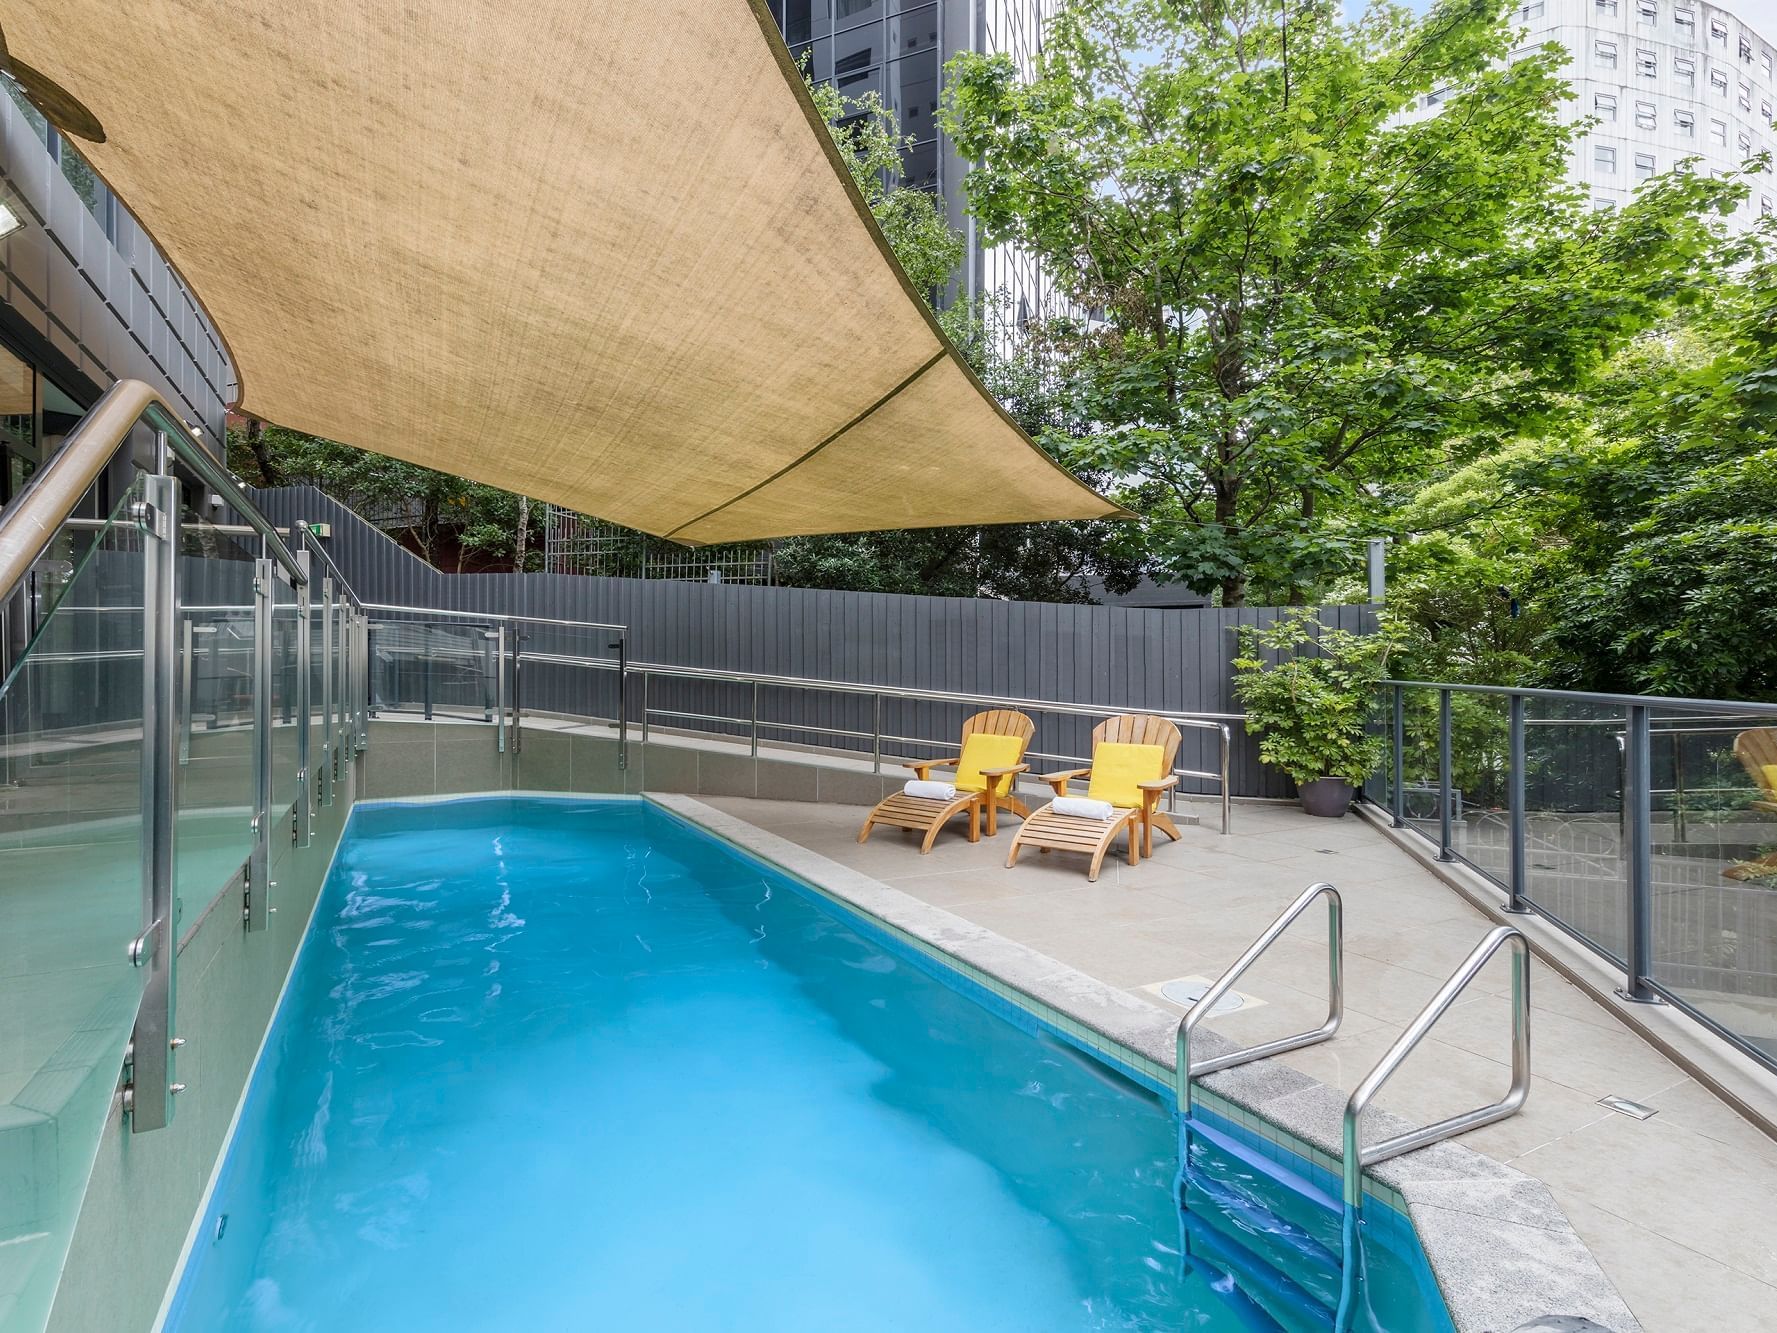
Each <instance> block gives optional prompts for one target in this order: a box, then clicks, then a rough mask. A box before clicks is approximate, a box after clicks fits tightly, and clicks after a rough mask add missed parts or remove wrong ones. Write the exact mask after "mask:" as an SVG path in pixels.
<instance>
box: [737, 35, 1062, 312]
mask: <svg viewBox="0 0 1777 1333" xmlns="http://www.w3.org/2000/svg"><path fill="white" fill-rule="evenodd" d="M770 3H771V10H772V14H773V17H775V18H776V19H777V22H778V27H779V29H780V31H782V33H783V35H784V41H785V42H786V43H787V44H788V45H789V48H790V54H791V55H792V56H794V57H795V59H796V60H797V62H798V63H803V62H806V68H807V70H808V72H809V74H810V76H811V77H812V78H814V79H815V80H816V81H817V82H820V83H831V84H832V85H833V86H835V87H836V88H838V89H839V90H840V91H841V92H843V93H846V94H847V95H849V96H852V97H861V96H863V95H864V94H866V93H870V92H874V93H877V94H878V95H879V96H881V98H882V101H883V104H884V105H885V106H887V107H889V108H890V109H891V110H892V111H894V113H895V117H896V119H897V120H898V121H899V123H900V126H901V132H902V133H903V134H906V135H911V136H912V137H913V140H914V142H913V145H912V147H911V148H909V149H908V151H907V152H906V154H905V155H904V156H903V158H902V177H901V179H902V183H903V184H906V185H912V186H916V187H917V188H919V189H922V190H930V191H932V192H933V193H934V194H936V195H938V196H939V197H941V198H942V199H943V201H944V210H945V213H946V215H947V216H948V217H949V219H950V225H951V226H952V227H954V228H955V229H956V230H957V231H959V232H961V233H962V234H963V236H964V238H965V240H966V241H967V258H966V259H965V261H964V264H963V272H962V274H961V275H960V277H959V280H958V282H957V285H956V288H955V290H954V291H953V292H952V293H950V294H949V295H950V296H952V297H953V298H954V297H959V296H960V297H965V298H971V299H972V298H974V297H977V296H980V295H984V294H985V295H992V294H994V293H998V292H1002V291H1003V292H1004V293H1005V294H1006V299H1007V301H1008V303H1009V305H1010V308H1011V310H1012V311H1013V312H1014V313H1015V314H1016V315H1017V316H1018V317H1019V318H1020V319H1023V320H1028V319H1034V318H1038V317H1039V316H1040V315H1041V314H1042V313H1043V312H1044V311H1046V310H1048V309H1050V308H1051V288H1050V285H1049V283H1048V282H1047V280H1046V279H1045V278H1044V275H1043V273H1042V270H1041V269H1040V267H1039V266H1038V265H1037V263H1036V261H1035V260H1034V259H1033V258H1032V257H1031V256H1030V255H1028V254H1025V253H1023V252H1022V251H1020V250H1018V249H1017V248H1016V247H1014V246H1009V245H997V246H985V245H983V244H982V242H981V237H980V235H979V233H978V231H977V229H976V226H975V220H974V219H973V218H972V217H970V216H969V213H968V209H967V207H966V196H965V195H964V193H963V178H964V177H965V176H966V175H967V174H968V169H969V164H968V162H967V161H965V160H964V159H963V158H962V157H960V156H959V155H958V154H957V152H956V149H955V147H954V146H953V145H952V144H951V143H950V141H949V140H948V139H947V138H946V137H945V135H944V134H943V132H942V131H941V130H939V128H938V122H937V112H938V106H939V104H940V102H941V100H942V98H943V95H944V64H945V62H946V61H948V60H949V59H950V58H951V57H952V56H954V55H956V54H958V53H959V52H962V51H980V52H983V53H989V54H992V53H998V52H1004V53H1005V54H1007V55H1010V56H1011V57H1012V59H1013V60H1014V61H1015V62H1016V63H1017V65H1018V67H1019V69H1020V70H1022V71H1024V72H1025V73H1027V74H1028V73H1030V72H1031V70H1032V67H1033V65H1034V62H1035V59H1036V55H1037V52H1038V51H1039V50H1040V49H1041V46H1042V37H1043V26H1044V24H1046V23H1047V22H1048V21H1049V19H1050V18H1052V17H1053V16H1054V14H1055V11H1056V10H1057V9H1059V8H1060V5H1061V0H770Z"/></svg>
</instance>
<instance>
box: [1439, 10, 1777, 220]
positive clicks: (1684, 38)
mask: <svg viewBox="0 0 1777 1333" xmlns="http://www.w3.org/2000/svg"><path fill="white" fill-rule="evenodd" d="M1518 21H1519V23H1520V24H1521V25H1522V26H1523V28H1524V29H1525V33H1526V36H1525V40H1524V42H1523V45H1522V46H1521V47H1520V48H1519V49H1520V50H1522V51H1528V50H1530V49H1532V48H1534V47H1537V46H1540V45H1543V44H1545V43H1548V42H1557V43H1559V44H1560V45H1561V46H1563V47H1565V48H1566V49H1567V51H1568V52H1569V54H1570V57H1571V60H1570V63H1569V64H1568V65H1567V67H1566V69H1565V71H1564V72H1565V74H1566V76H1567V78H1568V80H1569V81H1570V82H1571V83H1572V85H1573V89H1574V93H1575V96H1574V98H1573V99H1572V100H1571V101H1568V102H1566V103H1564V104H1563V107H1562V111H1561V114H1562V116H1563V117H1564V118H1565V119H1566V120H1567V121H1569V122H1570V123H1571V122H1573V121H1577V120H1580V119H1583V118H1588V117H1589V118H1593V119H1595V120H1596V121H1597V123H1596V124H1595V125H1593V126H1592V127H1591V128H1590V129H1589V130H1588V131H1587V132H1586V133H1585V134H1584V135H1582V136H1581V137H1580V138H1579V139H1578V140H1576V142H1575V144H1574V152H1573V161H1572V168H1571V170H1572V176H1573V179H1575V180H1576V181H1579V182H1581V183H1583V184H1584V185H1585V187H1586V189H1587V190H1588V191H1589V192H1590V194H1591V197H1592V203H1593V206H1594V207H1596V208H1612V207H1615V206H1617V205H1619V204H1622V203H1624V202H1626V201H1627V200H1628V199H1629V198H1630V197H1631V196H1632V194H1633V193H1634V190H1635V187H1636V186H1637V185H1639V184H1640V183H1641V182H1642V181H1644V180H1648V179H1650V178H1651V177H1654V176H1657V175H1659V174H1661V173H1662V172H1665V171H1669V170H1670V169H1671V168H1672V166H1673V164H1674V163H1676V162H1680V161H1683V160H1685V159H1686V158H1697V159H1700V161H1701V163H1702V164H1703V165H1704V166H1705V167H1707V168H1709V169H1712V170H1717V171H1727V170H1734V169H1737V168H1738V167H1739V166H1740V165H1741V163H1743V162H1744V161H1745V160H1746V159H1747V158H1749V157H1753V156H1754V155H1756V154H1758V153H1762V152H1767V151H1770V150H1771V149H1773V148H1774V147H1777V131H1773V129H1772V116H1773V110H1774V106H1777V79H1774V78H1773V74H1772V64H1773V61H1774V60H1777V46H1773V43H1772V41H1771V40H1770V39H1769V38H1768V37H1767V36H1765V35H1764V34H1761V33H1759V32H1757V31H1755V30H1754V29H1753V28H1752V27H1750V26H1749V25H1748V24H1747V23H1746V22H1744V21H1743V20H1741V19H1740V18H1738V17H1736V16H1735V14H1734V13H1733V12H1732V11H1731V10H1728V9H1724V8H1722V7H1720V6H1718V5H1712V4H1706V3H1703V0H1525V2H1524V4H1523V5H1522V6H1521V7H1520V9H1519V10H1518ZM1441 100H1442V95H1441V94H1440V93H1439V92H1437V91H1433V92H1432V93H1431V94H1430V95H1429V96H1427V97H1426V98H1425V105H1426V107H1427V108H1435V107H1436V106H1437V105H1438V104H1439V102H1440V101H1441ZM1773 210H1777V169H1773V168H1772V167H1770V166H1767V167H1766V168H1765V169H1764V170H1763V171H1762V172H1761V173H1760V174H1759V175H1758V177H1757V178H1756V179H1755V180H1754V181H1753V182H1752V186H1751V190H1750V192H1749V194H1748V196H1747V198H1746V199H1745V200H1744V201H1743V202H1742V204H1741V205H1740V208H1739V210H1738V211H1737V212H1736V213H1735V215H1734V216H1733V218H1732V219H1730V225H1731V226H1734V227H1736V228H1738V229H1742V230H1743V229H1745V228H1747V227H1750V226H1751V225H1752V224H1753V222H1754V220H1755V219H1757V218H1758V217H1760V216H1770V215H1771V214H1772V212H1773Z"/></svg>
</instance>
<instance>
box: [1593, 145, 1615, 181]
mask: <svg viewBox="0 0 1777 1333" xmlns="http://www.w3.org/2000/svg"><path fill="white" fill-rule="evenodd" d="M1592 166H1593V168H1594V169H1595V170H1596V171H1597V172H1598V174H1599V175H1600V176H1614V175H1616V174H1617V150H1616V149H1614V148H1612V147H1611V146H1610V145H1609V144H1604V143H1600V144H1593V145H1592Z"/></svg>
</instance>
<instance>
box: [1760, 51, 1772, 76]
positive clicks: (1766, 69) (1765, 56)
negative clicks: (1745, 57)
mask: <svg viewBox="0 0 1777 1333" xmlns="http://www.w3.org/2000/svg"><path fill="white" fill-rule="evenodd" d="M1758 67H1759V72H1760V73H1762V74H1763V75H1764V76H1765V77H1766V78H1767V79H1768V78H1770V77H1771V53H1770V52H1769V51H1762V52H1760V53H1759V58H1758Z"/></svg>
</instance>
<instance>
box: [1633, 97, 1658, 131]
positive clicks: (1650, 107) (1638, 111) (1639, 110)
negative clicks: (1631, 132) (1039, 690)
mask: <svg viewBox="0 0 1777 1333" xmlns="http://www.w3.org/2000/svg"><path fill="white" fill-rule="evenodd" d="M1659 116H1660V113H1659V111H1658V110H1657V109H1656V108H1655V106H1654V104H1653V103H1652V102H1637V103H1636V104H1635V128H1636V129H1638V130H1651V129H1657V128H1658V127H1659V124H1660V120H1659Z"/></svg>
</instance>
